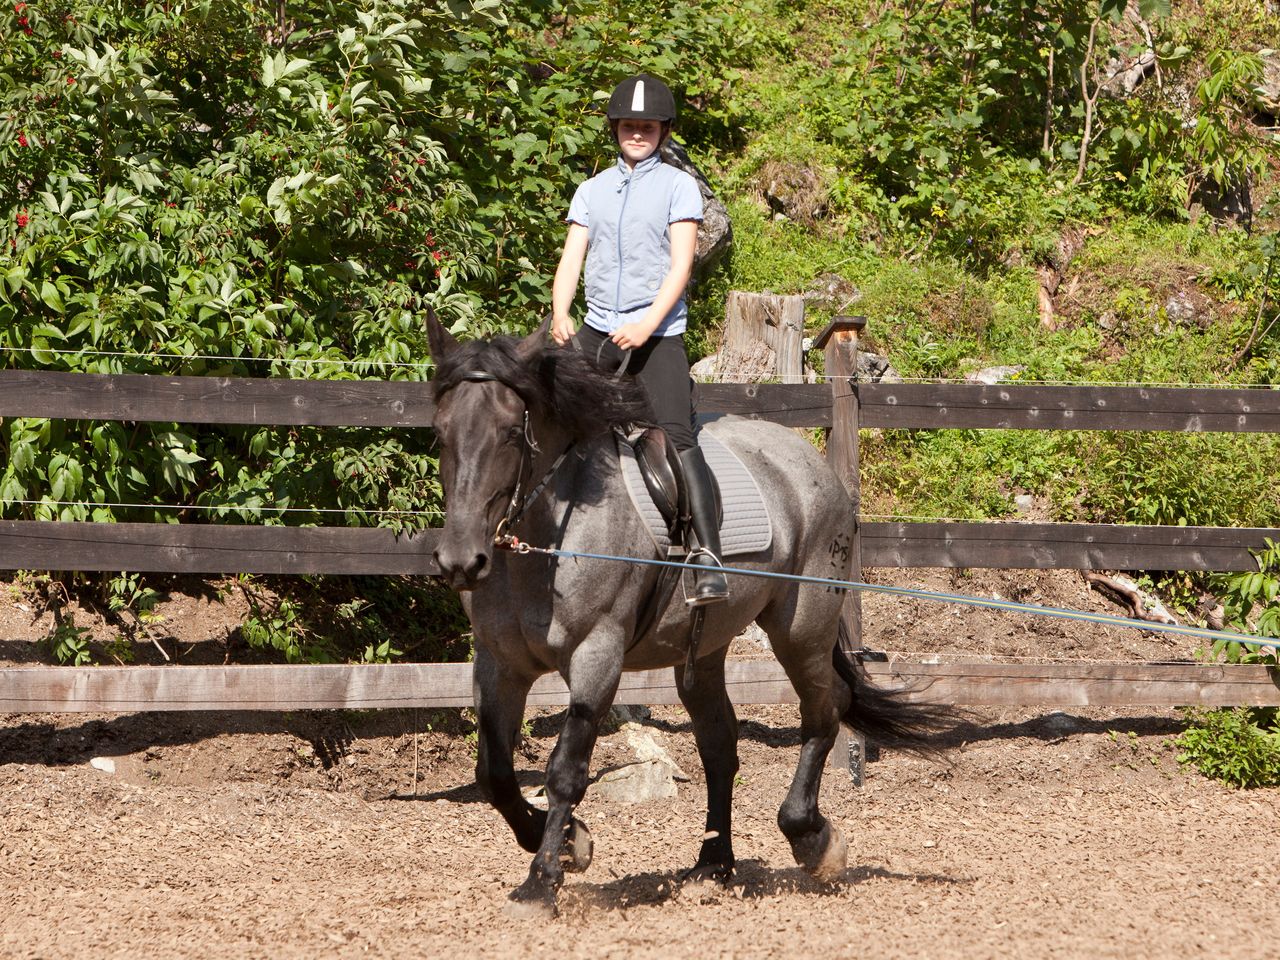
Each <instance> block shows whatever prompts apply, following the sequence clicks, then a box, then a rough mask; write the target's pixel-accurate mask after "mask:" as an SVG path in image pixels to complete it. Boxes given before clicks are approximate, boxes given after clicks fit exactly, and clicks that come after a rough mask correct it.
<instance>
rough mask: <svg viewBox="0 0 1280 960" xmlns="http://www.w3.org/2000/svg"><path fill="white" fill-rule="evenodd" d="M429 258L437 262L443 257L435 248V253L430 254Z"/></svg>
mask: <svg viewBox="0 0 1280 960" xmlns="http://www.w3.org/2000/svg"><path fill="white" fill-rule="evenodd" d="M431 259H432V260H434V261H435V262H436V263H439V262H440V261H441V260H443V259H444V254H443V253H441V252H440V251H439V250H437V251H436V252H435V253H433V254H432V255H431Z"/></svg>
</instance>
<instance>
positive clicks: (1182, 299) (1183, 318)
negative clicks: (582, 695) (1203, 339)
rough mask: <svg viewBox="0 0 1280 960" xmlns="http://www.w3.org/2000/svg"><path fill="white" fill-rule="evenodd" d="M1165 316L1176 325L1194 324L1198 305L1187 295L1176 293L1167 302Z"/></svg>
mask: <svg viewBox="0 0 1280 960" xmlns="http://www.w3.org/2000/svg"><path fill="white" fill-rule="evenodd" d="M1164 315H1165V316H1166V317H1168V318H1169V319H1170V320H1171V321H1173V322H1174V323H1176V324H1188V323H1194V322H1195V319H1196V305H1195V304H1194V303H1192V302H1191V298H1190V297H1188V296H1187V295H1186V294H1185V293H1175V294H1174V295H1173V296H1171V297H1170V298H1169V299H1168V300H1167V301H1165V305H1164Z"/></svg>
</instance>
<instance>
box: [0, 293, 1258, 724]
mask: <svg viewBox="0 0 1280 960" xmlns="http://www.w3.org/2000/svg"><path fill="white" fill-rule="evenodd" d="M863 323H864V321H863V320H862V319H861V318H840V319H837V320H836V321H835V322H833V323H832V324H831V326H829V327H828V328H827V330H825V331H824V332H823V333H822V335H821V336H820V337H819V338H817V340H816V345H817V346H818V347H820V348H822V349H823V350H824V351H825V356H826V369H827V374H828V376H829V378H830V379H829V382H828V383H827V384H820V385H814V384H709V385H704V386H703V387H702V388H701V392H702V409H703V412H704V413H707V414H712V415H715V414H737V415H739V416H745V417H750V418H754V419H764V420H772V421H776V422H779V423H782V424H786V425H788V426H795V427H824V428H828V429H829V430H830V431H831V432H830V439H829V442H828V456H829V458H830V459H831V462H832V465H833V467H834V468H835V469H836V471H837V473H838V474H839V475H840V476H841V478H842V479H843V480H844V482H845V484H846V486H847V488H848V490H849V493H850V495H851V497H853V499H854V501H855V503H856V502H857V500H858V497H859V488H858V429H859V428H883V429H926V428H968V429H1039V430H1046V429H1049V430H1064V429H1065V430H1161V431H1225V432H1254V433H1258V432H1266V433H1274V432H1280V390H1255V389H1183V388H1146V387H1106V386H1080V387H1049V386H1034V385H1018V384H1002V385H998V386H985V385H971V384H883V383H857V382H855V381H854V379H853V373H854V371H855V370H856V369H857V348H858V333H859V331H860V330H861V329H862V328H863ZM433 413H434V408H433V404H432V402H431V399H430V394H429V389H428V386H427V385H426V384H423V383H411V382H400V381H398V382H382V381H304V380H277V379H271V380H267V379H227V378H216V377H158V376H135V375H118V376H105V375H95V374H71V373H53V372H36V371H23V370H4V371H0V417H15V416H35V417H47V418H54V419H56V418H65V419H74V420H123V421H159V422H172V421H175V420H177V421H181V422H185V423H218V424H273V425H282V426H283V425H298V426H301V425H309V426H362V427H403V428H429V427H430V425H431V422H432V415H433ZM436 536H437V532H436V531H434V530H427V531H423V532H421V533H419V534H417V535H414V536H396V535H395V534H394V533H392V532H391V531H389V530H384V529H369V528H365V529H357V528H348V527H262V526H252V525H235V524H220V525H219V524H164V523H154V524H152V523H120V524H99V523H89V522H83V523H55V522H38V521H14V520H10V521H0V569H10V570H20V569H42V570H99V571H120V570H128V571H143V572H163V573H196V574H216V573H257V574H321V573H323V574H418V575H429V574H433V573H435V572H436V568H435V565H434V561H433V559H432V551H433V549H434V546H435V542H436ZM1267 537H1270V538H1273V539H1280V529H1252V528H1250V529H1226V528H1213V527H1160V526H1114V525H1105V524H1030V523H1016V524H1014V523H951V522H947V523H861V524H859V526H858V529H857V530H856V531H855V571H856V570H859V569H861V568H862V567H864V566H868V567H870V566H874V567H969V568H977V567H998V568H1028V569H1074V570H1115V569H1121V570H1134V569H1140V570H1141V569H1145V570H1219V571H1237V570H1250V569H1254V568H1255V567H1254V562H1253V559H1252V557H1251V555H1250V553H1249V551H1250V549H1258V548H1260V547H1262V546H1263V540H1264V539H1265V538H1267ZM859 604H860V598H859V596H858V595H857V594H856V593H854V594H850V599H849V603H848V606H847V608H846V612H845V616H846V619H847V620H848V622H849V624H850V626H851V627H852V628H853V636H854V639H855V642H856V640H857V637H858V631H859V628H860V607H859ZM871 667H872V669H873V673H874V674H875V675H877V676H879V677H880V678H881V679H883V680H884V682H885V683H888V684H898V683H902V684H911V683H914V684H917V685H919V686H920V688H921V690H922V693H923V694H924V695H927V696H930V697H935V698H938V699H942V700H946V701H948V702H953V703H959V704H984V703H1009V704H1013V703H1017V704H1025V705H1066V704H1075V705H1085V704H1104V703H1105V704H1112V705H1117V704H1129V705H1138V704H1142V705H1178V704H1196V703H1199V704H1206V705H1210V704H1212V705H1222V704H1229V703H1241V704H1245V703H1248V704H1264V703H1278V704H1280V681H1278V680H1277V678H1276V676H1275V674H1274V672H1273V671H1268V669H1267V668H1265V667H1258V666H1207V665H1200V664H1165V665H1147V664H1131V665H1130V664H1125V665H1117V664H1055V665H1034V666H1025V665H1009V664H985V665H963V666H955V665H939V664H905V663H895V664H892V665H890V664H872V665H871ZM734 671H735V672H734V673H733V674H732V676H731V694H732V696H733V697H734V698H735V700H737V701H738V702H742V703H774V702H780V701H786V700H790V699H792V693H791V691H790V687H789V685H788V684H787V682H786V680H785V678H784V677H783V675H782V673H781V670H780V669H779V668H778V667H776V665H773V664H772V663H769V664H741V665H738V666H735V667H734ZM468 672H469V667H467V666H465V665H462V666H458V665H448V664H440V665H426V664H398V665H394V666H385V667H384V666H342V667H304V666H299V667H287V668H276V667H154V668H153V667H129V668H122V669H112V668H90V669H70V668H50V667H24V668H12V669H4V670H0V711H39V712H48V711H104V710H130V711H132V710H142V709H154V710H172V709H262V708H276V709H294V708H298V707H303V706H313V707H340V706H346V707H362V706H388V705H393V704H394V705H400V706H458V705H467V704H470V702H471V700H470V697H471V693H470V685H469V682H463V681H462V680H460V679H459V678H460V677H463V676H465V675H467V674H468ZM636 676H637V677H639V678H640V679H637V680H630V681H628V685H627V686H626V687H625V688H624V692H623V693H622V694H621V696H620V702H644V703H665V702H674V701H672V696H673V694H674V690H673V689H672V688H671V681H670V675H669V672H666V673H655V674H639V675H636ZM538 691H539V692H538V694H537V696H536V697H535V698H533V699H531V701H530V702H531V703H541V702H546V703H563V702H564V691H563V688H562V687H559V686H558V685H557V682H556V681H552V680H547V681H545V682H544V683H543V685H542V686H540V687H539V688H538ZM540 698H541V699H540ZM627 698H632V699H629V700H628V699H627Z"/></svg>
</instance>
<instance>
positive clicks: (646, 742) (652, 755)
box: [621, 723, 689, 783]
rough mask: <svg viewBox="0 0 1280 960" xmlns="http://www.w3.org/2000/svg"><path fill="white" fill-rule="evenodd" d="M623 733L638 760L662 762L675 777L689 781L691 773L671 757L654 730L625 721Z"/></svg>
mask: <svg viewBox="0 0 1280 960" xmlns="http://www.w3.org/2000/svg"><path fill="white" fill-rule="evenodd" d="M621 733H622V735H623V736H624V737H626V740H627V743H628V744H629V745H630V747H631V749H632V750H634V751H635V754H636V759H637V760H639V761H641V762H642V763H647V762H650V761H652V762H654V763H660V764H662V765H663V766H664V767H666V768H667V769H668V770H669V771H670V772H671V776H672V778H673V779H675V780H680V781H683V782H685V783H688V782H689V775H688V774H687V773H685V772H684V771H683V770H681V769H680V765H679V764H677V763H676V762H675V761H674V760H672V759H671V755H670V754H669V753H667V751H666V748H665V747H663V746H662V744H660V743H659V742H658V741H657V739H656V738H655V737H654V734H653V731H652V730H647V729H646V728H644V727H642V726H640V724H638V723H624V724H623V725H622V730H621Z"/></svg>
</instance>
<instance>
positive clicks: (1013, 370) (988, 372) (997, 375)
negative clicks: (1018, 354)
mask: <svg viewBox="0 0 1280 960" xmlns="http://www.w3.org/2000/svg"><path fill="white" fill-rule="evenodd" d="M1025 369H1027V368H1026V367H1024V366H1011V367H986V368H984V369H982V370H979V371H977V372H976V373H966V374H965V375H964V378H965V379H966V380H968V381H969V382H970V383H985V384H987V385H993V384H997V383H1004V382H1005V381H1006V380H1012V379H1013V378H1014V377H1016V376H1017V375H1018V374H1020V373H1021V372H1022V371H1023V370H1025Z"/></svg>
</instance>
